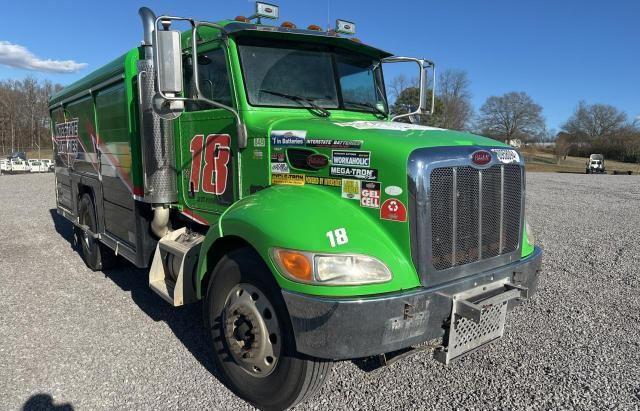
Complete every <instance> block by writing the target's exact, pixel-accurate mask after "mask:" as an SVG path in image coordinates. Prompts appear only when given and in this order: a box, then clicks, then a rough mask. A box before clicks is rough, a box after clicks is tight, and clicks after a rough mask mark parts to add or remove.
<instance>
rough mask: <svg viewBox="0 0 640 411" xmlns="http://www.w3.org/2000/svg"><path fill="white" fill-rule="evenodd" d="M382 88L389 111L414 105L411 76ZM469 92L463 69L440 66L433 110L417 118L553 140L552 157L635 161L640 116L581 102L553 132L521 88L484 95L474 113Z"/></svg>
mask: <svg viewBox="0 0 640 411" xmlns="http://www.w3.org/2000/svg"><path fill="white" fill-rule="evenodd" d="M388 88H389V90H390V94H391V96H392V97H393V98H395V100H394V103H393V104H392V106H391V111H392V112H393V113H397V114H404V113H407V112H410V111H412V110H413V109H414V108H415V107H417V105H418V101H419V87H418V81H417V79H411V80H409V79H407V77H406V76H404V75H399V76H397V77H395V78H394V79H393V80H392V81H391V82H390V84H389V85H388ZM471 97H472V95H471V92H470V81H469V78H468V75H467V73H466V72H465V71H462V70H452V69H450V70H446V71H444V72H443V73H442V74H441V75H440V77H439V81H438V84H437V88H436V102H435V112H434V115H433V116H421V118H420V119H419V123H420V124H424V125H430V126H435V127H442V128H448V129H453V130H462V131H470V132H474V133H477V134H481V135H485V136H488V137H491V138H494V139H496V140H501V141H505V142H509V141H513V140H520V141H521V142H522V143H524V144H531V143H548V142H554V143H555V144H554V149H555V154H556V159H557V160H558V161H561V160H562V159H563V158H566V156H567V155H576V156H589V154H592V153H600V154H603V155H604V156H605V158H610V159H612V160H618V161H625V162H633V163H640V121H639V120H638V119H636V120H629V118H628V116H627V114H626V113H624V112H623V111H621V110H619V109H617V108H615V107H613V106H611V105H608V104H587V103H586V102H584V101H582V102H580V103H578V106H577V107H576V109H575V110H574V112H573V114H572V115H571V116H570V117H569V118H568V119H567V120H566V121H565V122H564V123H563V124H562V125H561V127H560V131H559V132H556V130H549V129H548V128H547V126H546V122H545V119H544V116H543V114H542V111H543V109H542V106H541V105H540V104H538V103H536V102H535V101H534V100H533V99H532V98H531V96H529V95H528V94H527V93H525V92H522V91H519V92H518V91H512V92H509V93H505V94H503V95H499V96H490V97H488V98H487V100H486V101H485V102H484V103H483V104H482V106H480V109H479V111H478V113H475V112H474V109H473V105H472V104H471Z"/></svg>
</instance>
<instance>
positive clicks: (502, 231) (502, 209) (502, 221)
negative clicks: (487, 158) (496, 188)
mask: <svg viewBox="0 0 640 411" xmlns="http://www.w3.org/2000/svg"><path fill="white" fill-rule="evenodd" d="M503 244H504V166H500V245H499V246H498V250H499V251H498V253H499V254H502V250H503V249H504V248H503Z"/></svg>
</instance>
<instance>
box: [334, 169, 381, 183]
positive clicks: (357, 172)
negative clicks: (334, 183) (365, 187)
mask: <svg viewBox="0 0 640 411" xmlns="http://www.w3.org/2000/svg"><path fill="white" fill-rule="evenodd" d="M330 174H331V175H332V176H334V177H347V178H357V179H359V180H372V181H375V180H377V179H378V170H377V169H375V168H359V167H341V166H331V171H330Z"/></svg>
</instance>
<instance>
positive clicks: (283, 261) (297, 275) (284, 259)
mask: <svg viewBox="0 0 640 411" xmlns="http://www.w3.org/2000/svg"><path fill="white" fill-rule="evenodd" d="M276 257H277V259H278V262H279V263H280V265H281V266H282V268H284V269H285V270H286V272H287V273H288V274H289V275H291V276H292V277H294V279H297V280H302V281H311V280H312V279H313V265H312V262H311V259H310V258H309V257H307V256H306V255H304V254H302V253H299V252H297V251H291V250H278V251H277V252H276Z"/></svg>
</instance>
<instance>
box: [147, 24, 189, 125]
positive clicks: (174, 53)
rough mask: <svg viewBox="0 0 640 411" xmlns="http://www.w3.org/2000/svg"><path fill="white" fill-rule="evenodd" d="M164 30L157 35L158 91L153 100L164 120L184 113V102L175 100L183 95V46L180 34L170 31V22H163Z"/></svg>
mask: <svg viewBox="0 0 640 411" xmlns="http://www.w3.org/2000/svg"><path fill="white" fill-rule="evenodd" d="M160 22H161V23H162V26H163V28H164V30H158V28H157V27H156V30H154V33H155V41H154V43H153V44H154V47H155V53H154V55H155V59H156V61H155V65H156V75H157V83H156V84H157V91H158V93H157V94H156V95H155V96H154V98H153V108H154V110H155V111H156V112H157V113H158V114H159V115H160V116H161V117H162V118H164V119H167V120H171V119H174V118H177V117H179V116H180V114H182V112H183V111H184V102H183V101H180V100H174V98H175V97H176V96H177V95H179V94H180V93H182V73H183V71H182V45H181V42H180V32H179V31H177V30H169V27H170V26H171V21H170V20H161V21H160Z"/></svg>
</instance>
